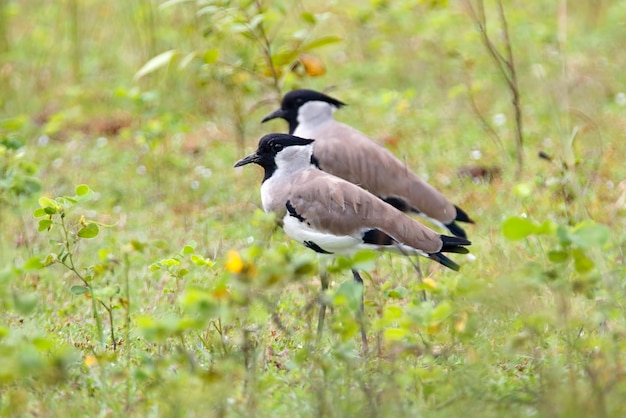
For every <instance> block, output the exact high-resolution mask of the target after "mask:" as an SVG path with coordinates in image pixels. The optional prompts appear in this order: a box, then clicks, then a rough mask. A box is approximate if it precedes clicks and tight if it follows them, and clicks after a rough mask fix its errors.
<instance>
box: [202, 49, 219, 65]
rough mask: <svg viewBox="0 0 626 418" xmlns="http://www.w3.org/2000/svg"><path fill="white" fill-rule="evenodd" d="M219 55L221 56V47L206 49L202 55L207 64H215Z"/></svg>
mask: <svg viewBox="0 0 626 418" xmlns="http://www.w3.org/2000/svg"><path fill="white" fill-rule="evenodd" d="M219 57H220V51H219V49H215V48H214V49H207V50H206V51H204V54H203V55H202V61H203V62H204V63H205V64H215V63H216V62H217V59H218V58H219Z"/></svg>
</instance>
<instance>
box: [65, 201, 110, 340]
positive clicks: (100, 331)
mask: <svg viewBox="0 0 626 418" xmlns="http://www.w3.org/2000/svg"><path fill="white" fill-rule="evenodd" d="M59 217H60V219H61V230H62V231H63V237H64V242H63V245H64V247H65V251H67V259H68V260H69V264H68V263H66V262H65V261H64V260H63V261H60V262H61V264H63V265H64V266H65V267H66V268H67V269H68V270H70V271H71V272H73V273H74V274H75V275H76V277H78V278H79V279H80V280H81V281H82V282H83V283H84V285H85V286H86V287H87V289H88V290H89V295H90V299H91V307H92V310H93V318H94V320H95V321H96V329H97V330H98V340H99V341H100V344H102V345H104V331H103V329H102V321H101V319H100V315H99V314H98V305H97V304H96V300H95V298H94V297H93V287H92V286H91V284H90V283H89V282H88V281H87V280H86V279H85V278H84V277H83V276H82V274H80V273H79V272H78V270H77V269H76V266H75V265H74V257H73V254H72V253H73V251H74V247H73V245H72V243H71V241H70V236H69V231H68V229H67V225H66V224H65V213H64V212H63V213H61V215H60V216H59Z"/></svg>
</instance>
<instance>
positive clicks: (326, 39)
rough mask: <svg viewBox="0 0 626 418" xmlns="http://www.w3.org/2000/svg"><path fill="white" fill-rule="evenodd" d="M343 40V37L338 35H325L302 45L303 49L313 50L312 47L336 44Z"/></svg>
mask: <svg viewBox="0 0 626 418" xmlns="http://www.w3.org/2000/svg"><path fill="white" fill-rule="evenodd" d="M337 42H341V38H340V37H338V36H323V37H321V38H317V39H314V40H312V41H311V42H309V43H307V44H305V45H303V46H302V51H311V50H312V49H317V48H321V47H323V46H326V45H331V44H336V43H337Z"/></svg>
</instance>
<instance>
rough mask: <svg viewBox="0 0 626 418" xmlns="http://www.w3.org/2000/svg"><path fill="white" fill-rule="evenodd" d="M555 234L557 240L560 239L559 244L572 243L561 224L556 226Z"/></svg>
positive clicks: (567, 232)
mask: <svg viewBox="0 0 626 418" xmlns="http://www.w3.org/2000/svg"><path fill="white" fill-rule="evenodd" d="M556 236H557V237H559V240H560V241H561V244H563V245H569V244H571V243H572V240H571V238H570V234H569V231H568V230H567V228H566V227H565V226H563V225H559V226H558V227H557V228H556Z"/></svg>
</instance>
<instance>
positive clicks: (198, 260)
mask: <svg viewBox="0 0 626 418" xmlns="http://www.w3.org/2000/svg"><path fill="white" fill-rule="evenodd" d="M190 259H191V262H192V263H194V264H195V265H196V266H205V265H207V261H206V260H205V259H204V257H201V256H199V255H196V254H193V255H192V256H191V257H190Z"/></svg>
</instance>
